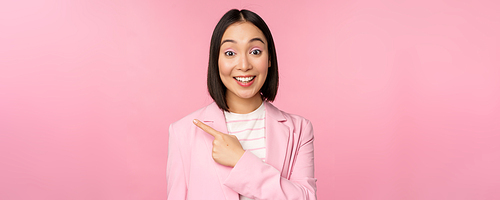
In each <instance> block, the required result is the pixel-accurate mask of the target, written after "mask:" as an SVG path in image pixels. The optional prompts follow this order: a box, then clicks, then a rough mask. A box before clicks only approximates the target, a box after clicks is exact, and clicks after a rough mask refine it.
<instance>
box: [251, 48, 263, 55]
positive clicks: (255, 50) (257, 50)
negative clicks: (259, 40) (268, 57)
mask: <svg viewBox="0 0 500 200" xmlns="http://www.w3.org/2000/svg"><path fill="white" fill-rule="evenodd" d="M260 53H262V51H261V50H259V49H254V50H252V51H250V54H253V55H259V54H260Z"/></svg>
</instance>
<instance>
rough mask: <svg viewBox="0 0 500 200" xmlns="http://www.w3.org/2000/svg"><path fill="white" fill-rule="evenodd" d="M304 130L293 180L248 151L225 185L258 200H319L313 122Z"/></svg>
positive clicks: (293, 164)
mask: <svg viewBox="0 0 500 200" xmlns="http://www.w3.org/2000/svg"><path fill="white" fill-rule="evenodd" d="M306 123H307V124H306V125H305V126H302V127H304V128H302V129H301V133H300V137H301V138H300V140H299V146H298V150H297V151H298V153H297V157H296V160H295V162H294V163H290V164H291V165H292V168H291V170H292V173H291V176H290V179H287V178H285V177H282V176H281V172H280V171H279V170H277V169H276V168H274V167H273V166H271V165H269V164H267V163H264V162H262V160H261V159H260V158H258V157H257V156H255V155H253V153H251V152H249V151H246V152H245V153H244V154H243V156H242V157H241V158H240V160H239V161H238V163H237V164H236V165H235V166H234V168H233V169H232V170H231V173H230V174H229V176H228V178H227V179H226V180H225V182H224V185H226V186H228V187H229V188H231V189H233V190H234V191H236V192H238V193H240V194H242V195H244V196H247V197H250V198H255V199H316V178H314V147H313V140H314V136H313V129H312V125H311V123H310V122H309V121H307V120H306Z"/></svg>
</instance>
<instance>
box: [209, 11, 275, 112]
mask: <svg viewBox="0 0 500 200" xmlns="http://www.w3.org/2000/svg"><path fill="white" fill-rule="evenodd" d="M236 22H250V23H252V24H253V25H255V26H256V27H257V28H259V29H260V30H261V31H262V33H263V34H264V36H265V37H266V40H267V49H268V51H269V61H270V62H271V66H270V67H269V68H268V72H267V77H266V81H265V82H264V85H262V88H260V94H261V96H262V100H267V101H271V102H272V101H274V98H275V97H276V93H278V79H279V78H278V59H277V58H276V49H275V47H274V40H273V36H272V35H271V31H270V30H269V27H267V24H266V22H264V20H263V19H262V18H261V17H260V16H259V15H257V14H256V13H254V12H252V11H249V10H241V11H240V10H237V9H232V10H230V11H228V12H227V13H226V14H224V16H222V18H221V19H220V20H219V23H217V25H216V26H215V29H214V32H213V33H212V39H211V40H210V54H209V60H208V76H207V86H208V92H209V93H210V96H211V97H212V99H213V100H214V101H215V103H216V104H217V106H219V108H220V109H222V110H225V111H229V107H228V106H227V103H226V91H227V88H226V86H225V85H224V83H222V80H221V79H220V75H219V51H220V46H221V40H222V36H223V35H224V32H225V31H226V29H227V27H229V26H230V25H231V24H234V23H236Z"/></svg>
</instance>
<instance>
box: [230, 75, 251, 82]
mask: <svg viewBox="0 0 500 200" xmlns="http://www.w3.org/2000/svg"><path fill="white" fill-rule="evenodd" d="M234 78H235V79H236V80H238V81H239V82H244V83H245V82H250V81H252V80H253V79H254V78H255V76H250V77H234Z"/></svg>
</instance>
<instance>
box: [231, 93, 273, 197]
mask: <svg viewBox="0 0 500 200" xmlns="http://www.w3.org/2000/svg"><path fill="white" fill-rule="evenodd" d="M224 116H225V117H226V126H227V131H228V134H231V135H235V136H236V137H237V138H238V140H239V141H240V143H241V146H242V147H243V149H244V150H246V151H250V152H252V153H253V154H254V155H255V156H257V157H258V158H260V159H262V161H265V159H266V124H265V121H266V120H265V117H266V108H265V106H264V102H262V104H261V105H260V107H259V108H257V110H254V111H252V112H251V113H247V114H237V113H231V112H227V111H224ZM248 199H250V198H248V197H245V196H243V195H240V200H248Z"/></svg>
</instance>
